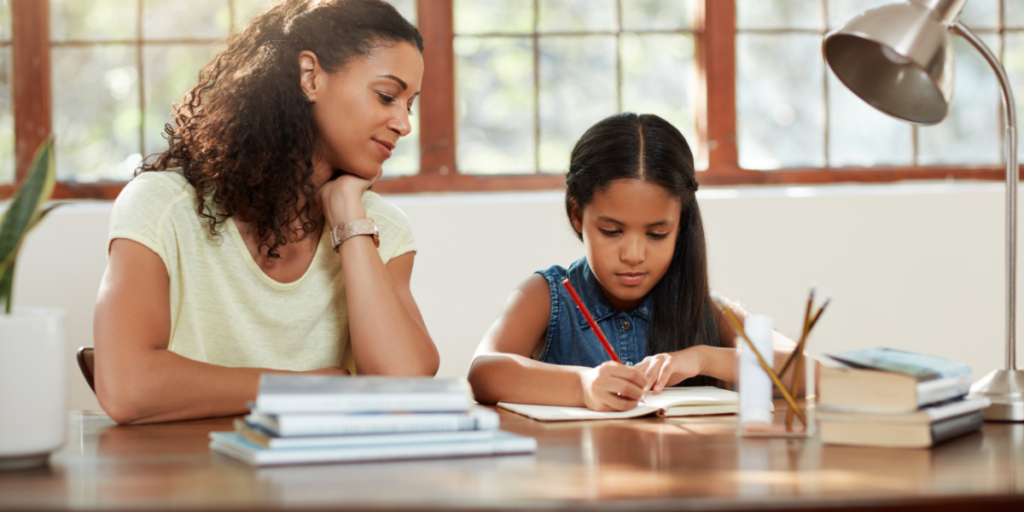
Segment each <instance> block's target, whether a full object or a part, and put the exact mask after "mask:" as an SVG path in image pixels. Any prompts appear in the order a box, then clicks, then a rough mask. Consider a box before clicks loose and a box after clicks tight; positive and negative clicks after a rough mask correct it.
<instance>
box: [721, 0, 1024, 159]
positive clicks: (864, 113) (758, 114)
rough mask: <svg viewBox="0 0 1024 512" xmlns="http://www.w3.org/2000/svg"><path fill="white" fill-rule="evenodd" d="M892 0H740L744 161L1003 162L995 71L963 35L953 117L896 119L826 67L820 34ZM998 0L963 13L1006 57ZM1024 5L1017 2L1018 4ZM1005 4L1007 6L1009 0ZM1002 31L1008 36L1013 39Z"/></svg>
mask: <svg viewBox="0 0 1024 512" xmlns="http://www.w3.org/2000/svg"><path fill="white" fill-rule="evenodd" d="M889 3H892V2H891V1H889V0H870V1H864V0H859V1H850V0H803V1H792V0H789V1H780V0H773V1H766V0H740V1H739V2H738V3H737V23H736V24H737V43H736V47H737V49H736V56H737V74H736V85H737V93H736V96H737V98H736V100H737V119H738V131H739V134H738V135H739V163H740V166H741V167H743V168H748V169H764V170H769V169H780V168H786V167H828V168H834V167H844V166H861V167H863V166H873V165H889V166H913V165H937V164H938V165H951V164H952V165H968V166H971V165H999V164H1000V163H1001V162H1002V156H1001V153H1002V140H1001V133H1002V124H1001V123H1002V121H1001V116H1000V101H1001V100H1000V96H999V90H998V88H997V83H996V81H995V75H994V74H993V73H992V70H991V69H990V68H989V67H988V64H986V63H985V61H984V59H983V58H982V57H981V55H980V54H979V53H978V52H977V51H976V50H975V49H974V48H973V47H971V46H970V44H969V43H967V42H966V41H965V40H964V39H963V38H960V37H955V36H954V37H952V41H953V44H954V46H955V48H956V81H957V82H956V85H955V91H957V92H959V94H955V96H954V101H953V104H952V107H951V108H950V112H949V116H948V117H947V118H946V119H945V120H944V121H943V122H941V123H939V124H938V125H935V126H927V127H918V126H913V125H910V124H907V123H905V122H902V121H898V120H896V119H893V118H890V117H888V116H886V115H885V114H882V113H880V112H878V111H876V110H875V109H873V108H872V107H870V106H868V105H867V104H866V103H864V102H863V101H862V100H860V99H859V98H857V97H856V96H855V95H854V94H853V93H851V92H850V91H849V90H847V88H846V87H845V86H844V85H843V84H842V83H841V82H839V80H838V79H836V77H835V75H834V74H832V73H831V72H830V71H828V69H827V65H826V64H825V62H824V60H823V59H821V58H820V55H821V39H822V37H823V36H824V34H825V33H826V32H827V31H829V30H833V29H835V28H837V27H839V26H841V25H842V24H844V23H846V22H847V21H849V20H850V19H851V18H853V17H854V16H855V15H857V14H858V13H860V12H863V11H864V10H867V9H870V8H874V7H878V6H881V5H886V4H889ZM1000 3H1001V2H1000V0H972V1H971V2H968V3H967V5H966V7H965V9H964V11H963V13H962V15H961V17H960V20H961V21H962V22H963V23H964V24H965V25H967V26H968V27H971V29H972V30H974V31H975V32H976V33H978V34H979V36H980V37H981V38H982V39H983V40H984V41H985V43H986V44H987V45H989V46H990V47H991V48H992V49H993V51H995V52H996V53H997V54H998V53H999V52H1000V51H1001V50H1003V51H1004V60H1006V61H1007V62H1008V63H1011V64H1012V62H1014V61H1015V60H1019V59H1020V58H1021V57H1024V54H1019V56H1017V55H1014V54H1013V52H1012V51H1010V52H1006V51H1005V48H1006V46H1005V44H1004V41H1003V39H1002V33H1001V27H1003V26H1004V25H1005V24H1004V23H1003V22H1002V21H1001V19H1000V12H1001V9H1000ZM1019 4H1020V2H1014V3H1012V5H1015V6H1019ZM1008 5H1011V4H1010V3H1008ZM1016 35H1017V34H1015V33H1014V32H1013V31H1006V37H1008V38H1012V37H1014V36H1016Z"/></svg>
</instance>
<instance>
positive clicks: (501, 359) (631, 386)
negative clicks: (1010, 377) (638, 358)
mask: <svg viewBox="0 0 1024 512" xmlns="http://www.w3.org/2000/svg"><path fill="white" fill-rule="evenodd" d="M550 315H551V296H550V295H549V291H548V283H547V280H545V279H544V277H543V276H540V275H537V274H534V275H533V276H530V278H529V279H527V280H526V281H525V282H524V283H523V284H522V285H520V286H519V288H518V289H516V290H515V291H514V292H512V296H511V297H509V300H508V303H506V305H505V309H504V311H502V312H501V315H500V316H499V317H498V319H497V320H496V321H495V322H494V324H493V325H492V326H491V328H490V329H489V330H488V331H487V334H485V335H484V339H483V341H481V342H480V346H479V347H478V348H477V350H476V355H475V356H474V357H473V364H472V366H471V367H470V369H469V382H470V384H471V385H472V386H473V393H474V394H475V395H476V399H477V401H479V402H481V403H485V404H494V403H497V402H517V403H528V404H543V405H565V406H576V407H589V408H591V409H594V410H598V411H612V410H627V409H632V408H633V407H636V404H637V402H638V401H639V400H640V399H641V398H642V396H643V389H644V388H645V387H646V384H647V376H646V375H645V374H643V373H642V372H640V371H638V370H636V369H635V368H631V367H628V366H625V365H622V364H618V363H613V362H608V363H605V364H602V365H601V366H599V367H597V368H586V367H581V366H561V365H555V364H548V363H542V362H540V361H536V360H534V359H533V358H532V356H535V355H537V354H539V352H540V349H541V348H543V344H544V337H545V332H546V330H547V326H548V320H549V318H550Z"/></svg>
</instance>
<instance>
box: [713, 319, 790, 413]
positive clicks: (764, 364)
mask: <svg viewBox="0 0 1024 512" xmlns="http://www.w3.org/2000/svg"><path fill="white" fill-rule="evenodd" d="M719 306H720V307H721V308H722V312H723V313H725V317H726V318H728V319H729V322H730V323H732V327H733V329H735V330H736V332H738V333H739V334H740V337H741V338H743V340H744V341H746V342H747V346H749V347H750V350H751V351H753V352H754V355H755V356H757V361H758V362H759V363H761V368H764V371H765V373H767V374H768V377H769V378H771V379H772V383H774V384H775V387H776V388H778V390H779V393H781V394H782V398H785V399H786V402H788V403H789V406H790V407H791V408H793V409H794V410H795V412H796V415H797V416H799V417H800V421H802V422H803V423H804V425H806V424H807V417H806V416H804V413H803V412H800V408H799V407H798V406H797V405H796V400H795V399H794V398H793V395H790V394H789V390H788V389H786V386H784V385H783V384H782V381H781V380H779V376H778V375H776V374H775V370H773V369H772V367H771V366H769V365H768V363H767V362H765V360H764V358H763V357H761V353H760V352H758V351H757V349H756V348H754V342H752V341H750V338H748V337H747V332H746V331H744V330H743V326H742V325H740V322H739V320H737V319H736V317H735V316H733V314H732V310H730V309H729V307H728V306H726V305H725V304H721V303H720V304H719Z"/></svg>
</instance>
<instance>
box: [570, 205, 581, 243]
mask: <svg viewBox="0 0 1024 512" xmlns="http://www.w3.org/2000/svg"><path fill="white" fill-rule="evenodd" d="M569 219H570V220H572V228H573V229H575V230H576V234H578V235H580V236H583V212H581V211H580V207H579V206H577V205H575V204H573V206H572V210H571V211H570V212H569Z"/></svg>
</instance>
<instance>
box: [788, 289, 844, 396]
mask: <svg viewBox="0 0 1024 512" xmlns="http://www.w3.org/2000/svg"><path fill="white" fill-rule="evenodd" d="M829 302H832V297H826V298H825V302H824V303H823V304H822V305H821V307H820V308H818V311H817V312H816V313H815V314H814V316H812V317H811V321H810V323H808V324H807V334H806V335H805V336H804V337H802V338H801V342H800V343H798V344H797V347H796V350H795V351H793V353H792V354H790V355H789V357H787V358H786V362H785V363H782V369H781V370H779V377H782V376H783V375H785V374H786V370H788V369H789V365H790V364H791V363H792V362H793V360H794V359H795V358H796V354H798V353H799V354H802V353H803V351H804V344H805V343H806V340H805V339H804V338H806V336H809V335H810V334H811V329H814V326H815V324H817V323H818V319H819V318H821V313H822V312H823V311H825V307H827V306H828V304H829Z"/></svg>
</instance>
